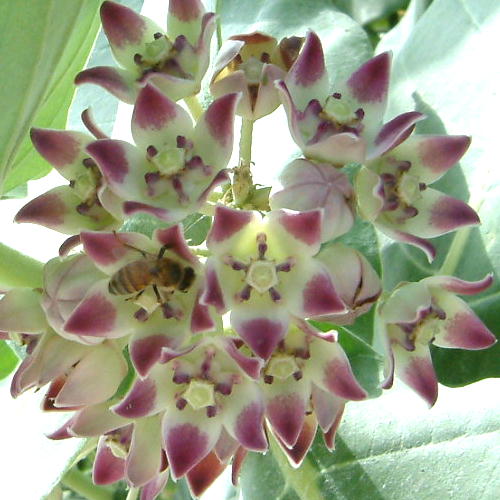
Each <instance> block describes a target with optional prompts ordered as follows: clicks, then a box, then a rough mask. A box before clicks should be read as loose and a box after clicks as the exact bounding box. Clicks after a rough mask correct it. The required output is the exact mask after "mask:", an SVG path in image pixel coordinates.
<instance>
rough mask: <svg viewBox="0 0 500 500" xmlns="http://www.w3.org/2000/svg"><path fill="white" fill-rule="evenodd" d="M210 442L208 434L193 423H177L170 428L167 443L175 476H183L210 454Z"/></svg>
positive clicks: (169, 458) (169, 460) (168, 454)
mask: <svg viewBox="0 0 500 500" xmlns="http://www.w3.org/2000/svg"><path fill="white" fill-rule="evenodd" d="M208 442H209V440H208V436H207V434H206V433H205V432H203V431H202V430H200V429H199V428H198V427H197V426H195V425H192V424H181V425H177V426H174V427H172V428H171V429H170V430H169V432H168V434H167V436H166V439H165V445H166V451H167V457H168V462H169V464H170V467H171V469H172V474H173V475H174V477H176V478H179V477H182V476H183V475H184V474H186V472H188V471H189V470H191V469H192V468H193V467H194V466H195V465H196V464H197V463H199V462H200V461H201V460H202V459H203V458H204V457H205V456H206V455H207V454H208V452H209V451H210V450H208V449H207V446H208Z"/></svg>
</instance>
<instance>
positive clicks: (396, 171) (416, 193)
mask: <svg viewBox="0 0 500 500" xmlns="http://www.w3.org/2000/svg"><path fill="white" fill-rule="evenodd" d="M410 169H411V163H410V162H409V161H401V162H397V163H396V166H395V167H393V169H392V172H387V171H386V172H383V173H381V174H380V179H381V182H382V191H381V192H382V195H383V197H384V207H383V210H384V211H385V212H394V214H393V215H392V216H391V217H395V218H396V219H398V222H403V221H404V220H405V219H408V218H411V217H415V216H416V215H418V210H417V208H415V207H414V206H413V203H415V202H416V201H418V200H419V199H420V198H422V195H421V192H422V191H424V190H425V189H426V188H427V185H426V184H425V183H423V182H420V179H419V178H418V177H417V176H415V175H413V174H411V173H409V171H410Z"/></svg>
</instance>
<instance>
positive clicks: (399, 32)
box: [376, 0, 431, 56]
mask: <svg viewBox="0 0 500 500" xmlns="http://www.w3.org/2000/svg"><path fill="white" fill-rule="evenodd" d="M430 3H431V0H411V2H410V5H409V6H408V9H407V11H406V12H405V15H404V17H403V18H402V19H401V21H399V23H398V24H397V25H396V26H395V27H394V28H393V29H392V30H391V31H389V32H388V33H386V34H385V35H384V37H383V38H382V40H381V41H380V43H379V44H378V45H377V48H376V52H377V54H380V53H382V52H385V51H388V50H390V51H392V54H393V56H394V55H396V54H397V53H398V52H399V50H400V49H401V48H402V47H403V46H404V44H405V42H406V41H407V40H408V38H409V37H410V35H411V32H412V31H413V28H414V27H415V25H416V23H417V21H418V20H419V19H420V17H421V16H422V14H423V13H424V12H425V9H426V8H427V7H428V6H429V4H430Z"/></svg>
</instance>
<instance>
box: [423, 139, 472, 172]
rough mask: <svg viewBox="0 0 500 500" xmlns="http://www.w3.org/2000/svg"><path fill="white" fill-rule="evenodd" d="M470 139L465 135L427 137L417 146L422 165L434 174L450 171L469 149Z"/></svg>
mask: <svg viewBox="0 0 500 500" xmlns="http://www.w3.org/2000/svg"><path fill="white" fill-rule="evenodd" d="M470 142H471V138H470V137H467V136H465V135H443V136H435V137H432V136H431V137H428V138H425V139H423V140H422V141H421V142H420V144H419V155H420V158H421V160H422V163H423V164H424V165H425V166H426V167H428V168H430V169H431V170H433V171H434V172H445V171H446V170H448V169H450V168H451V167H452V166H453V165H455V163H457V162H458V161H459V160H460V158H462V156H463V155H464V154H465V152H466V151H467V149H468V148H469V145H470Z"/></svg>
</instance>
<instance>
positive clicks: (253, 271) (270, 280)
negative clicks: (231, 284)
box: [245, 260, 278, 293]
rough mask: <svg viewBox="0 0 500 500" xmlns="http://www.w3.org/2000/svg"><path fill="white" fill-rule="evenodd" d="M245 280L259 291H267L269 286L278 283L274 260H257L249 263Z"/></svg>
mask: <svg viewBox="0 0 500 500" xmlns="http://www.w3.org/2000/svg"><path fill="white" fill-rule="evenodd" d="M245 280H246V282H247V283H248V284H249V285H250V286H251V287H253V288H255V290H257V291H258V292H259V293H264V292H267V291H268V290H269V289H270V288H271V287H273V286H274V285H277V284H278V275H277V274H276V266H275V264H274V262H270V261H267V260H257V261H254V262H252V263H251V264H250V267H249V268H248V271H247V275H246V278H245Z"/></svg>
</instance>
